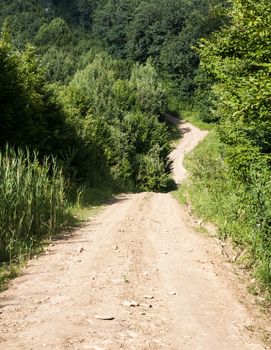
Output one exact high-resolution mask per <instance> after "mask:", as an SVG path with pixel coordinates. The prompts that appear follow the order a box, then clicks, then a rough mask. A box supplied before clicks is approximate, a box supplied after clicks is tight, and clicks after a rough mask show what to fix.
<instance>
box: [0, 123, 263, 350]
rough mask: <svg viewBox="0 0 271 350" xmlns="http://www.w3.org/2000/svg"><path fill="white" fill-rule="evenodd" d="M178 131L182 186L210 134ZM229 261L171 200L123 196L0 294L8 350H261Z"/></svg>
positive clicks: (1, 343)
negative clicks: (190, 160) (191, 159)
mask: <svg viewBox="0 0 271 350" xmlns="http://www.w3.org/2000/svg"><path fill="white" fill-rule="evenodd" d="M180 128H183V129H184V130H185V134H184V137H183V139H182V140H181V142H180V144H179V146H178V147H177V148H176V150H175V151H174V152H173V154H172V159H173V160H174V176H175V179H176V182H180V181H182V180H183V178H184V177H185V170H184V168H183V167H182V164H181V161H182V158H183V156H184V153H185V152H187V151H189V150H191V149H192V148H193V147H195V145H196V144H197V143H198V142H199V141H200V140H202V139H203V137H204V136H205V133H203V132H201V131H200V130H199V129H197V128H195V127H193V126H192V125H190V124H184V125H182V124H180ZM221 259H222V256H221V255H220V252H219V249H218V247H217V245H216V244H215V242H214V240H212V239H210V238H208V237H204V236H203V235H201V234H199V233H196V232H194V229H193V226H192V225H191V222H190V220H189V215H188V214H187V213H186V211H185V209H184V208H182V207H180V205H179V204H178V202H177V201H176V199H174V198H173V197H172V195H171V194H159V193H140V194H127V195H121V196H118V197H116V198H115V199H114V200H112V201H111V202H110V203H109V204H108V205H107V206H106V208H105V209H104V210H103V212H102V213H101V214H99V215H98V216H96V217H95V218H93V219H91V220H90V221H89V222H88V224H86V225H85V226H84V227H82V228H80V229H79V230H77V231H76V232H75V233H74V234H73V235H72V236H70V237H68V238H67V239H66V240H60V241H57V242H55V244H54V245H53V246H50V247H49V249H48V250H47V252H46V254H44V255H42V256H40V257H39V258H37V259H35V260H32V261H30V262H29V264H28V266H27V267H26V268H25V269H24V270H23V272H22V275H21V276H20V277H18V278H16V279H15V280H14V281H12V282H11V284H10V287H9V289H8V290H7V291H5V292H4V293H2V294H0V349H1V350H17V349H18V350H41V349H48V350H64V349H71V350H76V349H78V350H83V349H90V350H117V349H127V350H143V349H156V350H163V349H168V350H263V349H265V346H264V345H263V344H262V343H261V342H260V341H259V340H258V339H257V337H256V335H255V334H254V333H251V332H250V331H249V328H250V327H251V326H253V325H254V322H255V319H254V318H253V317H252V316H251V314H250V313H249V312H248V310H247V308H246V307H245V305H243V304H242V303H240V302H239V300H238V296H237V295H236V293H235V289H234V288H233V286H232V282H231V281H229V280H228V279H227V278H226V277H227V273H226V277H225V272H223V273H222V272H221V273H220V270H221V269H220V268H219V267H217V266H219V261H220V260H221ZM229 274H230V272H229ZM230 280H232V276H231V278H230Z"/></svg>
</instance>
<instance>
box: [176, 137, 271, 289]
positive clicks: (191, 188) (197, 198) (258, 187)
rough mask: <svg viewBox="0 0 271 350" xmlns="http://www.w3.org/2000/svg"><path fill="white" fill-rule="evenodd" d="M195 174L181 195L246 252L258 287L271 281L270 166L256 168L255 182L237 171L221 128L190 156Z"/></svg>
mask: <svg viewBox="0 0 271 350" xmlns="http://www.w3.org/2000/svg"><path fill="white" fill-rule="evenodd" d="M185 166H186V168H187V169H188V171H189V173H190V174H191V176H190V178H189V180H188V182H187V183H186V184H184V185H183V186H181V188H180V190H179V195H180V196H181V197H183V194H185V196H187V198H188V200H189V201H191V203H192V206H193V208H194V210H195V213H196V214H197V215H199V216H200V217H201V218H203V219H204V220H206V221H207V222H212V223H214V224H215V225H216V226H217V228H218V234H219V236H220V238H221V239H222V240H227V239H230V241H231V242H232V244H233V245H234V246H235V247H236V248H238V251H242V254H239V255H238V256H239V257H238V260H237V262H238V263H239V264H240V265H241V266H242V268H245V269H247V271H251V272H252V274H253V275H254V277H257V279H258V280H259V281H260V289H257V288H256V289H254V291H255V292H256V291H259V290H261V289H262V290H265V289H266V288H267V290H269V288H270V286H271V270H270V260H271V232H270V217H271V216H270V214H271V211H270V198H271V179H270V172H269V169H257V168H254V169H251V178H250V181H247V182H245V183H244V182H243V181H240V180H239V179H238V178H236V177H235V176H234V174H232V172H231V169H230V167H229V165H228V164H227V162H226V161H225V145H224V144H223V143H221V141H220V140H219V137H218V135H217V133H216V130H212V131H211V132H210V134H209V135H208V136H207V137H206V139H205V140H204V141H203V142H202V143H201V144H200V145H199V146H198V147H197V148H196V150H195V151H194V152H192V153H191V154H189V155H188V156H187V157H186V159H185Z"/></svg>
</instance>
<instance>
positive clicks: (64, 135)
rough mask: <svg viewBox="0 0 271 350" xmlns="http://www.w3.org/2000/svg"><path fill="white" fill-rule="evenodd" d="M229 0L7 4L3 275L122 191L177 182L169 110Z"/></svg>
mask: <svg viewBox="0 0 271 350" xmlns="http://www.w3.org/2000/svg"><path fill="white" fill-rule="evenodd" d="M218 3H219V1H217V0H213V1H212V4H211V3H209V1H203V2H201V3H198V1H196V0H193V1H188V2H187V1H180V0H174V1H171V2H170V4H169V3H168V1H159V2H158V1H157V0H152V1H145V0H142V1H134V0H129V1H112V0H100V1H92V0H91V1H89V0H69V1H66V2H65V5H63V1H57V0H54V1H46V2H45V1H42V0H40V1H32V0H26V1H14V0H4V1H1V4H0V25H1V27H2V30H1V37H0V66H1V76H0V104H1V119H0V130H1V135H0V159H1V164H0V189H1V205H0V206H1V214H0V230H1V231H0V263H1V271H2V273H0V275H1V276H4V277H7V276H10V275H13V274H14V272H15V270H16V266H17V265H18V264H19V263H20V262H21V261H24V260H25V259H26V258H27V257H29V256H33V255H35V254H36V253H37V252H38V251H39V250H40V249H42V248H41V247H42V244H43V243H44V242H46V241H49V240H50V239H52V238H53V237H54V236H55V235H56V234H58V233H59V232H60V231H61V230H63V229H65V230H66V229H67V228H68V227H69V225H71V224H72V223H76V222H77V220H82V219H84V218H87V217H88V216H89V213H91V212H92V210H93V207H96V206H97V205H100V204H102V202H103V201H104V200H105V199H107V198H109V197H110V196H111V195H112V193H117V192H120V191H142V190H144V191H167V190H168V189H170V188H171V187H172V180H171V177H170V172H171V163H170V161H169V159H168V154H169V152H170V151H171V148H172V144H171V139H172V138H176V137H177V136H178V135H177V134H176V130H174V129H173V128H172V127H171V126H169V125H166V123H165V122H164V119H163V115H164V114H165V113H166V112H168V111H170V106H169V101H170V99H172V98H173V99H175V100H181V99H184V100H186V101H187V100H188V99H189V98H190V97H191V96H192V94H193V91H194V89H195V85H194V82H193V79H194V75H195V72H196V70H197V68H198V54H197V53H196V52H195V51H194V50H193V49H192V47H191V46H192V45H193V44H195V43H196V41H197V40H198V38H200V37H202V36H206V35H207V34H208V33H209V32H212V31H213V30H214V29H215V28H217V27H219V26H220V25H221V18H220V17H221V16H220V14H219V15H217V14H214V8H215V6H216V5H217V4H218ZM150 18H152V20H151V22H150ZM195 23H196V25H195ZM0 279H1V277H0Z"/></svg>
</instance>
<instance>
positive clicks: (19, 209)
mask: <svg viewBox="0 0 271 350" xmlns="http://www.w3.org/2000/svg"><path fill="white" fill-rule="evenodd" d="M66 213H67V201H66V200H65V181H64V177H63V176H62V172H61V169H60V168H59V167H58V166H57V164H56V160H55V158H53V157H45V158H44V159H43V160H42V161H41V160H40V157H39V155H38V153H37V152H34V151H33V152H31V151H29V150H27V151H22V150H16V151H15V150H13V149H12V148H10V147H6V148H5V150H4V151H2V152H0V262H2V263H3V262H10V261H13V260H16V259H17V258H19V257H20V256H22V255H23V256H24V255H29V254H30V252H31V250H32V249H33V248H34V247H36V246H37V245H38V244H40V242H41V241H43V240H44V239H47V238H50V237H51V236H52V235H53V234H54V233H55V232H56V231H57V230H58V229H59V228H60V227H61V226H62V225H63V224H64V223H65V220H66Z"/></svg>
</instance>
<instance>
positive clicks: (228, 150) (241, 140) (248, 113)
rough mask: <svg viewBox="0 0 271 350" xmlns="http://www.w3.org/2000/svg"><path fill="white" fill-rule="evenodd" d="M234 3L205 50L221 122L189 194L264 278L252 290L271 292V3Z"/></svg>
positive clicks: (190, 163)
mask: <svg viewBox="0 0 271 350" xmlns="http://www.w3.org/2000/svg"><path fill="white" fill-rule="evenodd" d="M230 4H231V7H230V8H229V11H228V21H227V22H228V24H227V25H226V26H225V27H223V29H222V30H220V31H219V32H217V33H215V34H213V35H212V36H211V37H210V38H208V39H207V40H203V41H201V43H200V45H199V49H198V52H199V54H200V58H201V66H200V69H201V70H202V71H203V72H205V74H207V75H208V76H212V77H213V83H212V84H211V85H210V87H211V89H210V90H209V100H210V101H211V108H210V112H209V113H210V117H209V118H208V119H209V120H212V121H215V127H214V128H213V130H212V131H211V132H210V134H209V136H208V137H207V138H206V140H204V141H203V143H202V144H201V145H200V146H199V147H198V148H197V149H196V150H195V152H193V154H192V155H189V156H188V157H187V159H186V166H187V168H188V169H189V172H190V173H191V178H190V180H189V184H188V189H187V191H188V194H189V198H190V200H191V201H192V204H193V207H194V208H195V210H196V213H197V214H199V215H200V216H201V217H203V218H204V219H206V220H208V221H212V222H214V223H215V224H216V225H217V226H218V229H219V235H220V237H221V238H222V239H230V240H231V241H232V243H233V244H234V245H236V246H238V248H239V251H241V252H242V253H241V254H240V255H239V256H238V263H240V264H241V266H242V267H243V268H245V269H247V271H252V275H253V276H254V277H256V280H257V281H259V282H260V283H259V284H258V285H257V286H256V285H254V286H252V287H251V290H253V292H255V293H256V294H257V293H260V292H261V291H266V292H267V294H269V295H270V287H271V230H270V227H271V226H270V222H271V202H270V198H271V172H270V150H271V148H270V125H271V124H270V115H271V105H270V98H271V83H270V64H271V62H270V57H271V51H270V45H269V39H268V38H269V37H270V35H271V32H270V28H271V27H270V24H271V5H270V2H269V1H264V0H262V1H259V2H257V3H255V2H254V1H246V2H243V1H239V0H236V1H231V2H230ZM203 120H206V118H205V117H204V116H203ZM251 280H252V281H255V279H254V278H251Z"/></svg>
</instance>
